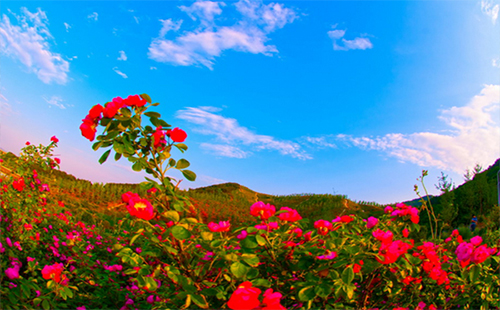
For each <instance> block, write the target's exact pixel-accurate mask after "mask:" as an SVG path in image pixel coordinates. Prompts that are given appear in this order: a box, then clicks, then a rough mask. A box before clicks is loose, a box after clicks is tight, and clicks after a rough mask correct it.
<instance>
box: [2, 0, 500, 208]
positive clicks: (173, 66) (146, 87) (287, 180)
mask: <svg viewBox="0 0 500 310" xmlns="http://www.w3.org/2000/svg"><path fill="white" fill-rule="evenodd" d="M499 6H500V4H499V2H498V1H491V0H479V1H408V2H407V1H287V0H285V1H277V2H262V1H254V0H240V1H225V2H222V1H221V2H211V1H196V2H193V1H191V2H188V1H142V2H133V1H123V2H120V1H85V2H84V1H26V2H24V1H2V6H1V7H0V16H1V21H0V53H1V54H0V55H1V56H0V57H1V58H0V66H1V71H0V107H1V110H0V117H1V118H0V120H1V124H0V147H1V148H2V149H4V150H7V151H12V152H14V153H19V150H20V149H21V148H22V147H23V145H24V143H25V142H26V141H30V142H32V143H35V144H39V143H43V144H47V143H48V142H49V139H50V137H51V136H53V135H56V136H57V137H58V138H59V139H60V142H59V148H58V149H57V154H58V156H59V157H60V158H61V161H62V164H61V167H62V169H63V170H65V171H67V172H70V173H72V174H73V175H75V176H76V177H79V178H84V179H88V180H91V181H93V182H141V181H143V177H142V175H140V174H137V173H134V172H132V171H131V169H130V165H129V163H128V162H126V161H124V160H120V161H118V162H115V161H113V160H109V161H108V162H106V163H105V164H104V165H102V166H101V165H99V164H98V162H97V159H98V158H99V157H100V154H101V152H94V151H92V149H91V143H90V142H89V141H88V140H86V139H85V138H83V137H82V136H81V134H80V131H79V129H78V127H79V125H80V123H81V119H82V118H84V117H85V115H86V114H87V112H88V110H89V109H90V108H91V107H92V106H93V105H95V104H97V103H100V104H104V103H105V102H107V101H110V100H111V99H112V98H114V97H117V96H121V97H126V96H128V95H131V94H140V93H147V94H149V95H150V96H151V97H152V99H153V100H154V101H156V102H160V106H159V107H158V108H157V111H158V112H160V113H162V116H163V117H164V118H165V119H166V120H167V122H169V123H170V124H172V125H173V126H174V127H180V128H182V129H184V130H185V131H186V132H187V133H188V138H187V140H186V144H187V145H188V146H189V150H188V152H187V153H185V155H184V156H183V157H184V158H186V159H188V160H189V161H190V162H191V168H192V170H193V171H194V172H196V173H197V175H198V179H197V181H195V182H189V181H187V180H184V181H182V183H181V185H182V187H183V188H188V187H192V188H193V187H199V186H207V185H210V184H215V183H222V182H237V183H240V184H242V185H245V186H247V187H249V188H251V189H253V190H255V191H258V192H262V193H268V194H275V195H285V194H294V193H330V194H331V193H336V194H345V195H348V197H349V198H350V199H353V200H364V201H376V202H379V203H391V202H397V201H404V200H409V199H413V198H416V195H415V193H414V192H413V185H414V184H416V183H417V181H416V178H417V177H419V176H420V174H421V171H422V170H423V169H426V170H428V171H429V177H427V182H426V185H427V188H428V189H429V190H430V192H431V193H436V192H437V191H436V190H435V189H434V184H436V183H437V177H438V176H439V175H440V174H441V171H443V172H444V173H446V174H448V175H449V176H450V177H451V178H452V180H453V181H454V182H455V184H456V185H460V184H461V183H463V176H462V175H463V173H464V172H465V170H466V169H467V168H472V167H473V166H474V165H475V164H477V163H479V164H481V165H483V167H485V168H486V167H488V166H489V165H491V164H493V162H494V161H495V160H496V159H497V158H499V157H500V36H499V34H500V26H499V23H500V21H498V12H499ZM180 156H181V155H180V154H174V158H180ZM172 176H173V177H174V178H179V179H181V178H182V177H181V175H180V174H175V173H174V174H172Z"/></svg>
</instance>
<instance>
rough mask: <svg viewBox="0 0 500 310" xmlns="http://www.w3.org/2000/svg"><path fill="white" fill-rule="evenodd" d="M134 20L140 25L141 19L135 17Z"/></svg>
mask: <svg viewBox="0 0 500 310" xmlns="http://www.w3.org/2000/svg"><path fill="white" fill-rule="evenodd" d="M134 20H135V22H136V23H137V24H139V18H137V16H134Z"/></svg>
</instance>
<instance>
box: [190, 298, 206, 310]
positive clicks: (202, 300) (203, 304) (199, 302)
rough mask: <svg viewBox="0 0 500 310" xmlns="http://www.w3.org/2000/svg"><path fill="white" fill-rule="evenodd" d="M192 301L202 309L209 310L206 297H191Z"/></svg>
mask: <svg viewBox="0 0 500 310" xmlns="http://www.w3.org/2000/svg"><path fill="white" fill-rule="evenodd" d="M191 299H192V300H193V302H194V303H195V304H196V305H197V306H198V307H200V308H202V309H207V308H208V303H207V301H206V300H205V297H204V296H200V295H194V294H193V295H191Z"/></svg>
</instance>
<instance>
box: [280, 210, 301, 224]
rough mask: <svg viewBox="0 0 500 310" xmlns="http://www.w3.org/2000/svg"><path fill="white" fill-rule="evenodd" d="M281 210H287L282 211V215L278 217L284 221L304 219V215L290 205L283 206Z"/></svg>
mask: <svg viewBox="0 0 500 310" xmlns="http://www.w3.org/2000/svg"><path fill="white" fill-rule="evenodd" d="M280 210H284V211H287V212H285V213H281V214H280V215H278V217H279V218H280V219H281V220H282V221H286V222H296V221H300V220H301V219H302V216H300V214H299V213H298V212H297V210H294V209H291V208H288V207H283V208H281V209H280Z"/></svg>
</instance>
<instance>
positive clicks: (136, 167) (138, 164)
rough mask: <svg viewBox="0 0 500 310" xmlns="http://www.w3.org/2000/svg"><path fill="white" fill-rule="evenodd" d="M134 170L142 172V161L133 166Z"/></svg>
mask: <svg viewBox="0 0 500 310" xmlns="http://www.w3.org/2000/svg"><path fill="white" fill-rule="evenodd" d="M132 170H134V171H141V170H142V161H140V160H138V161H136V162H135V163H134V164H133V165H132Z"/></svg>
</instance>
